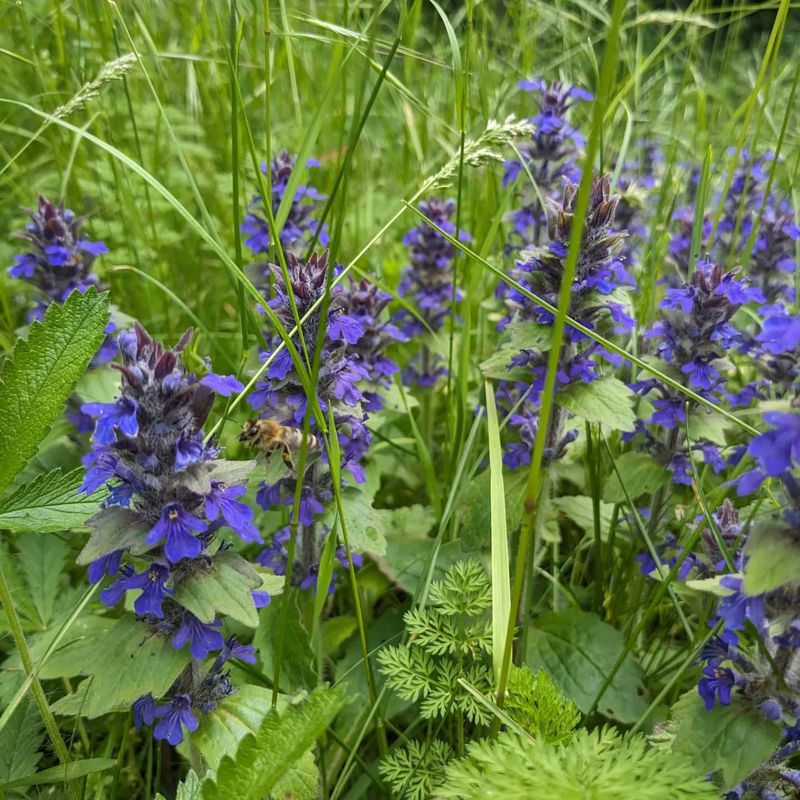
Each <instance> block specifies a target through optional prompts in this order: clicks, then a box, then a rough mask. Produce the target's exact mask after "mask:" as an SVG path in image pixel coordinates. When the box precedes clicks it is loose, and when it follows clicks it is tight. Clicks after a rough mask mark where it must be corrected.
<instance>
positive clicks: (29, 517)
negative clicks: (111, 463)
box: [0, 469, 105, 533]
mask: <svg viewBox="0 0 800 800" xmlns="http://www.w3.org/2000/svg"><path fill="white" fill-rule="evenodd" d="M82 480H83V470H82V469H76V470H74V471H73V472H68V473H66V474H64V473H63V472H61V470H53V472H49V473H47V474H45V475H40V476H39V477H37V478H35V479H34V480H33V481H31V482H30V483H27V484H25V485H24V486H20V487H19V488H18V489H17V490H16V491H15V492H14V494H12V495H11V496H10V497H7V498H6V499H5V500H4V501H3V502H2V503H0V529H6V530H10V531H14V532H25V531H31V532H33V533H56V532H58V531H68V530H75V529H77V528H85V527H86V520H87V519H88V518H89V517H91V516H92V515H93V514H95V513H96V512H97V508H98V506H99V505H100V502H101V501H102V499H103V497H104V496H105V492H104V491H98V492H95V493H94V494H93V495H92V496H91V497H87V496H86V495H84V494H78V488H79V487H80V485H81V482H82Z"/></svg>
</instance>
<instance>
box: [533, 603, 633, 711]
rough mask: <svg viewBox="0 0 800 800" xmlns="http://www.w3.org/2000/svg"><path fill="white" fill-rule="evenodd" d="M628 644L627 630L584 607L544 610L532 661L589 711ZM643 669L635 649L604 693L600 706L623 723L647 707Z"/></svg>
mask: <svg viewBox="0 0 800 800" xmlns="http://www.w3.org/2000/svg"><path fill="white" fill-rule="evenodd" d="M624 647H625V641H624V639H623V637H622V634H621V633H620V632H619V631H617V630H616V629H615V628H612V627H611V626H610V625H608V624H607V623H605V622H603V621H602V620H601V619H600V618H599V617H598V616H597V615H596V614H590V613H588V612H586V611H580V610H578V609H568V610H566V611H556V612H550V613H548V614H543V615H542V616H541V617H539V618H538V619H537V620H535V621H534V622H533V624H532V625H531V629H530V632H529V636H528V653H527V663H528V666H529V667H530V668H531V669H534V670H536V669H544V670H546V671H547V673H548V674H549V675H551V676H552V678H553V680H554V681H555V682H556V684H557V685H558V686H559V688H560V689H561V691H562V692H563V693H564V694H565V695H566V696H567V697H569V698H572V699H573V700H574V701H575V702H576V704H577V705H578V708H580V710H581V711H583V712H584V713H586V712H588V711H589V709H590V707H591V706H592V704H593V703H594V700H595V698H596V697H597V694H598V692H599V691H600V690H601V688H602V686H603V684H604V683H605V681H606V678H607V676H608V675H609V673H610V672H611V670H612V669H613V667H614V664H615V663H616V661H617V659H618V657H619V656H620V654H621V653H622V651H623V649H624ZM642 674H643V673H642V668H641V667H640V666H639V665H638V664H637V663H636V661H634V659H633V657H632V656H631V655H630V654H629V655H627V656H626V657H625V660H624V661H623V662H622V666H621V667H620V668H619V669H618V670H617V673H616V675H615V676H614V678H613V680H612V681H611V683H610V685H609V686H608V688H607V689H606V690H605V691H604V692H603V695H602V697H601V698H600V702H599V704H598V709H599V711H600V712H601V713H603V714H605V715H606V716H608V717H611V718H613V719H617V720H619V721H620V722H626V723H633V722H636V721H637V720H638V719H639V718H640V717H641V716H642V714H644V713H645V711H646V710H647V702H646V700H645V697H644V695H645V690H644V686H643V685H642Z"/></svg>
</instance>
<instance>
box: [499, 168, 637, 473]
mask: <svg viewBox="0 0 800 800" xmlns="http://www.w3.org/2000/svg"><path fill="white" fill-rule="evenodd" d="M577 193H578V185H577V184H574V183H572V182H571V181H570V180H568V179H565V184H564V190H563V195H562V198H561V201H560V202H558V203H557V202H554V201H548V204H547V232H548V237H549V243H548V244H547V245H546V246H543V247H539V248H535V249H533V250H531V251H526V252H524V253H523V257H524V260H522V261H518V262H517V263H516V267H515V270H514V272H513V273H512V275H513V277H514V279H515V281H516V282H517V283H518V284H519V285H520V286H522V287H524V288H525V289H526V290H527V291H528V292H530V293H532V294H534V295H536V296H537V297H540V298H541V299H543V300H545V301H547V302H548V303H549V304H550V305H552V306H557V305H558V293H559V289H560V286H561V279H562V276H563V274H564V262H565V260H566V257H567V252H568V246H569V239H570V234H571V231H572V225H573V221H574V218H575V203H576V198H577ZM618 201H619V198H618V196H616V195H613V194H612V193H611V178H610V176H608V175H606V176H605V177H602V178H601V177H599V176H594V178H593V180H592V191H591V196H590V201H589V208H588V209H587V213H586V224H585V228H584V234H583V239H582V241H581V245H580V251H579V253H578V260H577V269H576V272H575V277H574V280H573V283H572V287H571V300H570V306H569V309H568V314H569V316H570V317H571V318H572V319H575V320H576V321H578V322H580V323H581V324H582V325H584V326H585V327H587V328H590V329H591V330H598V331H601V332H603V333H608V332H612V333H623V332H626V331H629V330H630V329H631V327H632V326H633V319H632V318H631V317H630V315H629V314H628V312H627V309H626V307H625V305H624V304H623V303H622V302H620V300H619V299H615V298H614V297H613V296H614V293H615V292H617V290H619V289H620V288H621V287H623V286H624V285H627V284H630V283H632V278H631V276H630V275H629V273H628V272H627V270H626V269H625V265H624V264H623V262H622V261H621V260H620V258H619V257H618V254H619V253H620V251H621V249H622V244H623V241H624V239H625V233H624V232H621V231H617V230H615V229H614V213H615V211H616V208H617V203H618ZM505 303H506V306H507V308H508V309H509V312H508V314H507V316H506V317H505V318H504V319H503V321H502V323H501V328H503V329H507V330H509V331H513V330H520V331H523V332H524V331H525V330H526V329H527V330H532V329H535V328H536V327H537V326H544V327H549V326H551V325H552V323H553V320H554V317H553V314H552V313H551V312H550V311H548V310H547V309H546V308H544V307H543V306H541V305H539V304H538V303H536V302H534V301H533V300H531V299H530V298H528V297H527V296H526V295H525V294H523V293H522V292H521V291H519V289H517V288H516V287H512V286H508V287H506V292H505ZM523 335H524V333H523ZM544 341H546V342H549V336H546V337H544ZM598 359H604V360H606V361H609V362H611V363H613V364H618V363H619V362H618V360H617V359H616V358H615V357H614V356H613V355H612V354H610V353H608V352H607V351H606V350H605V349H604V348H602V347H600V346H599V345H598V344H596V343H595V342H594V341H592V340H590V339H589V338H588V337H587V336H586V334H584V333H582V332H581V331H579V330H577V329H576V328H574V327H572V326H571V325H568V326H567V328H566V332H565V344H564V347H563V348H562V352H561V360H560V362H559V367H558V372H557V376H556V381H557V386H558V388H559V389H563V388H565V387H566V386H567V385H569V384H570V383H573V382H579V383H591V382H592V381H594V380H596V379H597V378H598V377H599V376H600V364H599V362H598ZM546 368H547V353H546V352H545V351H543V350H542V349H540V348H539V347H531V348H527V347H525V348H523V349H521V350H520V351H519V352H518V353H517V354H516V355H514V356H513V357H512V359H511V362H510V364H509V370H512V369H513V370H514V371H515V374H516V375H519V374H520V370H524V371H525V374H526V379H525V381H519V380H516V381H514V382H509V381H506V382H505V383H504V385H503V386H502V387H501V388H500V390H499V391H498V396H499V397H500V398H501V399H502V401H503V403H504V405H505V406H506V407H507V408H508V409H511V408H516V410H515V411H514V412H513V413H512V415H511V417H510V419H509V425H510V426H511V428H512V429H516V431H518V433H519V437H520V438H519V440H518V441H516V442H512V443H511V444H510V445H509V446H508V448H507V450H506V454H505V463H506V465H507V466H510V467H516V466H520V465H521V464H527V463H529V460H530V451H531V446H532V443H533V439H534V438H535V434H536V427H537V422H536V420H537V419H538V408H539V399H540V395H541V391H542V389H543V388H544V381H545V375H546V371H547V369H546ZM563 422H564V420H563V419H562V418H561V417H558V418H557V419H556V420H555V424H554V425H553V426H552V429H551V439H552V441H551V442H550V443H549V444H548V453H547V455H548V457H549V458H557V457H559V456H560V455H561V454H562V453H563V452H564V448H565V447H566V445H567V444H568V443H569V442H570V441H573V440H574V438H575V435H576V432H575V431H568V432H564V431H563V430H562V423H563Z"/></svg>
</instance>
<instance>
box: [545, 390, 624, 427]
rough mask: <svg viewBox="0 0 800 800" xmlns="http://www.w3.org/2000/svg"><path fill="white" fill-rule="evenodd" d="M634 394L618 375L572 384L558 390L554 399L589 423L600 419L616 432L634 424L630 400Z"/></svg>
mask: <svg viewBox="0 0 800 800" xmlns="http://www.w3.org/2000/svg"><path fill="white" fill-rule="evenodd" d="M635 397H636V395H635V394H634V393H633V392H632V391H631V390H630V389H629V388H628V387H627V386H626V385H625V384H624V383H623V382H622V381H621V380H618V379H617V378H600V379H599V380H596V381H592V382H591V383H573V384H570V386H568V387H567V388H566V389H565V390H564V391H562V392H559V393H558V395H557V396H556V401H557V402H558V404H559V405H560V406H561V407H562V408H566V409H567V411H571V412H572V413H573V414H575V415H576V416H578V417H581V418H582V419H585V420H587V421H589V422H599V423H601V424H603V425H605V426H606V427H607V428H610V429H612V430H617V431H632V430H633V429H634V427H635V424H636V415H635V414H634V412H633V401H634V399H635Z"/></svg>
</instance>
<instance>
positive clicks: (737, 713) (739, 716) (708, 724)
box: [672, 690, 781, 789]
mask: <svg viewBox="0 0 800 800" xmlns="http://www.w3.org/2000/svg"><path fill="white" fill-rule="evenodd" d="M673 711H674V714H673V716H674V719H675V722H676V723H677V725H678V732H677V734H676V736H675V740H674V742H673V745H672V749H673V750H674V751H675V752H676V753H679V754H681V755H683V756H684V757H685V758H686V759H688V760H689V761H690V762H691V763H693V764H694V765H695V767H697V770H698V772H701V773H707V772H717V771H721V772H722V777H723V784H724V787H723V788H725V789H731V788H732V787H733V786H735V785H736V784H737V783H739V781H741V780H742V779H743V778H745V777H746V776H747V775H749V774H750V773H751V772H752V771H753V770H754V769H755V768H756V767H758V766H759V765H760V764H762V763H763V762H764V761H766V760H767V759H768V758H769V757H770V756H771V755H772V754H773V753H774V752H775V749H776V748H777V747H778V745H779V744H780V741H781V727H780V725H777V724H775V723H774V722H770V720H768V719H767V718H766V717H765V716H764V715H763V714H761V713H760V712H759V711H758V709H756V708H754V707H753V706H752V705H750V704H749V703H747V702H746V701H744V700H743V699H741V698H739V697H736V696H734V697H733V698H732V700H731V704H730V705H729V706H721V705H719V704H717V705H715V706H714V708H712V709H711V711H708V710H706V707H705V705H704V704H703V702H702V700H701V699H700V697H699V696H698V694H697V692H696V691H695V690H691V691H689V692H687V693H686V694H684V695H683V696H682V697H681V698H680V699H679V700H678V702H677V703H676V704H675V706H674V709H673Z"/></svg>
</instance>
